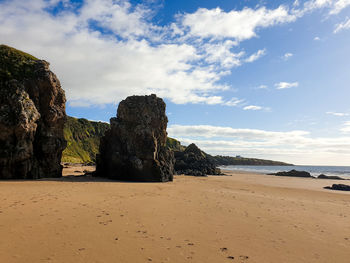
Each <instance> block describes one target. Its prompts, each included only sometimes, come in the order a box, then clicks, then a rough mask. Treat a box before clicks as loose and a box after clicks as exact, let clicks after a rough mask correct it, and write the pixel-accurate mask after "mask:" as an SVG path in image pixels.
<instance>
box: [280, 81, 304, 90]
mask: <svg viewBox="0 0 350 263" xmlns="http://www.w3.org/2000/svg"><path fill="white" fill-rule="evenodd" d="M298 86H299V83H298V82H291V83H290V82H279V83H276V84H275V87H276V89H290V88H294V87H298Z"/></svg>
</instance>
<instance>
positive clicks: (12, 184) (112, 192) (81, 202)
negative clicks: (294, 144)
mask: <svg viewBox="0 0 350 263" xmlns="http://www.w3.org/2000/svg"><path fill="white" fill-rule="evenodd" d="M84 169H93V168H91V167H71V168H67V169H65V171H64V174H65V175H80V174H81V173H79V172H78V171H82V170H84ZM75 171H76V172H75ZM337 182H338V181H333V180H312V179H307V178H280V177H274V176H268V175H256V174H250V173H233V175H232V176H230V177H207V178H196V177H190V176H177V177H175V180H174V182H172V183H126V182H112V181H109V180H104V179H94V178H89V177H87V178H86V177H73V176H68V177H65V178H63V179H48V180H40V181H2V182H0V237H1V242H0V262H1V263H2V262H5V263H7V262H8V263H10V262H26V263H27V262H65V263H69V262H121V263H124V262H125V263H128V262H133V263H135V262H201V263H203V262H210V263H216V262H259V263H262V262H276V263H277V262H278V263H282V262H298V263H299V262H350V194H349V193H345V192H336V191H331V190H324V189H322V187H323V186H326V185H330V184H332V183H337ZM340 183H344V182H341V181H340Z"/></svg>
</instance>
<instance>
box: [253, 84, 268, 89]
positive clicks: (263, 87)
mask: <svg viewBox="0 0 350 263" xmlns="http://www.w3.org/2000/svg"><path fill="white" fill-rule="evenodd" d="M268 88H269V87H268V86H266V85H260V86H258V87H256V88H255V89H268Z"/></svg>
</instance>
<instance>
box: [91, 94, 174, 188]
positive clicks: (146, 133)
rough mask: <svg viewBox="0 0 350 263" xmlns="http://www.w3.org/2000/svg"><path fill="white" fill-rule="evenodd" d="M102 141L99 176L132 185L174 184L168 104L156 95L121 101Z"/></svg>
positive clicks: (97, 168) (98, 168)
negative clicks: (167, 141)
mask: <svg viewBox="0 0 350 263" xmlns="http://www.w3.org/2000/svg"><path fill="white" fill-rule="evenodd" d="M110 122H111V128H110V130H108V131H107V132H106V134H105V136H104V137H102V138H101V143H100V154H99V155H98V157H97V160H96V161H97V163H96V164H97V166H96V174H97V176H107V177H109V178H112V179H119V180H131V181H160V182H165V181H172V180H173V173H174V162H175V160H174V155H173V152H172V151H171V150H169V149H168V148H167V147H166V140H167V132H166V128H167V123H168V118H167V117H166V115H165V103H164V101H163V100H162V99H161V98H158V97H157V96H156V95H150V96H131V97H128V98H126V99H125V100H123V101H121V102H120V104H119V107H118V112H117V118H111V120H110Z"/></svg>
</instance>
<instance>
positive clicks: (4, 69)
mask: <svg viewBox="0 0 350 263" xmlns="http://www.w3.org/2000/svg"><path fill="white" fill-rule="evenodd" d="M65 103H66V98H65V93H64V91H63V89H62V88H61V85H60V82H59V80H58V79H57V77H56V75H55V74H54V73H53V72H51V71H50V70H49V63H48V62H46V61H44V60H39V59H37V58H35V57H33V56H31V55H29V54H26V53H24V52H22V51H19V50H16V49H14V48H11V47H8V46H5V45H0V179H38V178H43V177H60V176H62V166H61V156H62V151H63V150H64V148H65V147H66V141H65V139H64V136H63V128H64V123H65V120H66V111H65Z"/></svg>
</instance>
